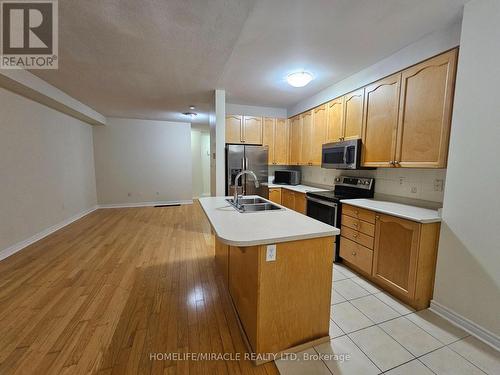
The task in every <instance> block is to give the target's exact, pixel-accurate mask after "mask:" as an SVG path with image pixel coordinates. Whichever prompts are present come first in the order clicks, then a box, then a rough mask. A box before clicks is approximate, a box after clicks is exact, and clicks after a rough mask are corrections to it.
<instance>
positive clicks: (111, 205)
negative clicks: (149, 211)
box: [99, 199, 193, 208]
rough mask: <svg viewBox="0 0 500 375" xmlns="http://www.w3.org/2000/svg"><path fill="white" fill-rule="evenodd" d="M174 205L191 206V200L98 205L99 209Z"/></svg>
mask: <svg viewBox="0 0 500 375" xmlns="http://www.w3.org/2000/svg"><path fill="white" fill-rule="evenodd" d="M174 204H193V200H192V199H187V200H180V201H157V202H138V203H112V204H100V205H99V208H131V207H152V206H163V205H174Z"/></svg>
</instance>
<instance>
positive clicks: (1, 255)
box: [0, 206, 98, 260]
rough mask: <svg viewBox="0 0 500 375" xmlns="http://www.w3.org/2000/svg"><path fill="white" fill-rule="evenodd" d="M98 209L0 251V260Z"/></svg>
mask: <svg viewBox="0 0 500 375" xmlns="http://www.w3.org/2000/svg"><path fill="white" fill-rule="evenodd" d="M97 209H98V206H94V207H91V208H89V209H86V210H84V211H82V212H80V213H78V214H76V215H74V216H72V217H70V218H68V219H66V220H63V221H61V222H60V223H57V224H56V225H53V226H51V227H49V228H47V229H45V230H43V231H41V232H39V233H37V234H35V235H34V236H31V237H30V238H28V239H26V240H24V241H21V242H18V243H16V244H14V245H12V246H9V247H8V248H6V249H3V250H1V251H0V260H2V259H5V258H7V257H9V256H11V255H13V254H15V253H17V252H18V251H20V250H22V249H24V248H25V247H27V246H30V245H32V244H34V243H35V242H37V241H40V240H41V239H42V238H45V237H47V236H48V235H50V234H52V233H54V232H56V231H58V230H59V229H61V228H64V227H65V226H66V225H69V224H71V223H72V222H74V221H76V220H78V219H81V218H82V217H84V216H86V215H88V214H90V213H91V212H94V211H95V210H97Z"/></svg>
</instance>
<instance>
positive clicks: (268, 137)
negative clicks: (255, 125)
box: [262, 117, 276, 164]
mask: <svg viewBox="0 0 500 375" xmlns="http://www.w3.org/2000/svg"><path fill="white" fill-rule="evenodd" d="M275 126H276V119H275V118H272V117H264V118H263V120H262V146H267V147H269V153H268V159H267V160H268V164H274V160H275V148H274V143H275V139H274V135H275Z"/></svg>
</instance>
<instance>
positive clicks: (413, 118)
mask: <svg viewBox="0 0 500 375" xmlns="http://www.w3.org/2000/svg"><path fill="white" fill-rule="evenodd" d="M457 54H458V50H457V49H454V50H451V51H449V52H447V53H444V54H441V55H439V56H436V57H434V58H432V59H429V60H427V61H424V62H422V63H420V64H418V65H415V66H413V67H411V68H409V69H406V70H404V71H403V72H402V78H401V96H400V102H399V123H398V140H397V150H396V163H397V165H398V166H401V167H414V168H445V167H446V162H447V156H448V141H449V135H450V125H451V113H452V105H453V93H454V87H455V70H456V63H457Z"/></svg>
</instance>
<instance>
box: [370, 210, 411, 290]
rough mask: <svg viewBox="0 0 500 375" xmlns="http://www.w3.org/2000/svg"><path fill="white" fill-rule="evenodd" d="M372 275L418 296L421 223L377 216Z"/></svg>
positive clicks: (393, 288)
mask: <svg viewBox="0 0 500 375" xmlns="http://www.w3.org/2000/svg"><path fill="white" fill-rule="evenodd" d="M377 218H378V219H377V222H376V224H375V228H376V229H375V248H374V259H373V274H372V275H373V277H374V278H375V279H376V280H378V281H379V282H381V283H382V284H383V285H385V286H386V287H387V288H389V289H391V290H392V291H394V292H395V293H398V294H401V295H403V296H405V297H407V298H409V299H412V298H413V297H414V295H415V281H416V270H417V257H418V246H419V236H420V224H419V223H416V222H413V221H409V220H404V219H400V218H397V217H394V216H389V215H382V214H380V215H377Z"/></svg>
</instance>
